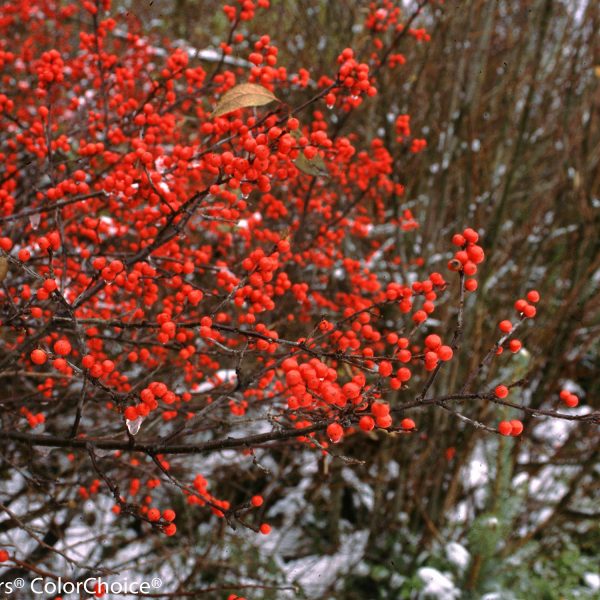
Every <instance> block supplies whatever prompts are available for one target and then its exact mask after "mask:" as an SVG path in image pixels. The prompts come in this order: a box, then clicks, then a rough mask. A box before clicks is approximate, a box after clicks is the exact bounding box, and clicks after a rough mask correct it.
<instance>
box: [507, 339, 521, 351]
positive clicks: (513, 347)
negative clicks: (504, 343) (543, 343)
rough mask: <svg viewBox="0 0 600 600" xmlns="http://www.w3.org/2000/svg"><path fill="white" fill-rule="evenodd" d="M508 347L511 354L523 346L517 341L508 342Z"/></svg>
mask: <svg viewBox="0 0 600 600" xmlns="http://www.w3.org/2000/svg"><path fill="white" fill-rule="evenodd" d="M508 347H509V348H510V351H511V352H518V351H519V350H520V349H521V348H522V347H523V344H521V342H520V341H519V340H510V342H508Z"/></svg>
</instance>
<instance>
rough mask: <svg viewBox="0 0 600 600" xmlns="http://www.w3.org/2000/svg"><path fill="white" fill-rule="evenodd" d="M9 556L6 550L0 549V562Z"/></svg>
mask: <svg viewBox="0 0 600 600" xmlns="http://www.w3.org/2000/svg"><path fill="white" fill-rule="evenodd" d="M9 558H10V555H9V554H8V552H7V551H6V550H0V562H6V561H7V560H8V559H9Z"/></svg>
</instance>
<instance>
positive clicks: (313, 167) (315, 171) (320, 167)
mask: <svg viewBox="0 0 600 600" xmlns="http://www.w3.org/2000/svg"><path fill="white" fill-rule="evenodd" d="M294 164H295V165H296V166H297V167H298V169H300V171H302V172H303V173H306V174H308V175H314V176H315V177H317V176H321V177H327V176H328V175H329V173H328V172H327V165H325V161H324V160H323V157H322V156H321V155H320V154H316V155H315V156H314V158H311V159H308V158H306V156H304V152H300V154H298V158H296V160H295V161H294Z"/></svg>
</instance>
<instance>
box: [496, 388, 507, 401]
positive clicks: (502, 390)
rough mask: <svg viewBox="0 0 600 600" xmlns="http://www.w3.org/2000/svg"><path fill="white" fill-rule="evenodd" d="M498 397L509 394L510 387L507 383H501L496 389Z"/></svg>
mask: <svg viewBox="0 0 600 600" xmlns="http://www.w3.org/2000/svg"><path fill="white" fill-rule="evenodd" d="M494 393H495V394H496V397H497V398H506V396H508V388H507V387H506V386H505V385H499V386H497V387H496V389H495V390H494Z"/></svg>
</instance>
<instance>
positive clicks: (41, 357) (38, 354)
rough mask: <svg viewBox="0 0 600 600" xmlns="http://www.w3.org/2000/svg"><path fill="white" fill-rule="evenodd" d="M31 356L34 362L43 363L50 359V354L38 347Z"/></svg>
mask: <svg viewBox="0 0 600 600" xmlns="http://www.w3.org/2000/svg"><path fill="white" fill-rule="evenodd" d="M30 358H31V362H32V363H34V364H36V365H43V364H44V363H45V362H46V360H48V355H47V354H46V353H45V352H44V351H43V350H40V349H39V348H37V349H36V350H34V351H33V352H32V353H31V354H30Z"/></svg>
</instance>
